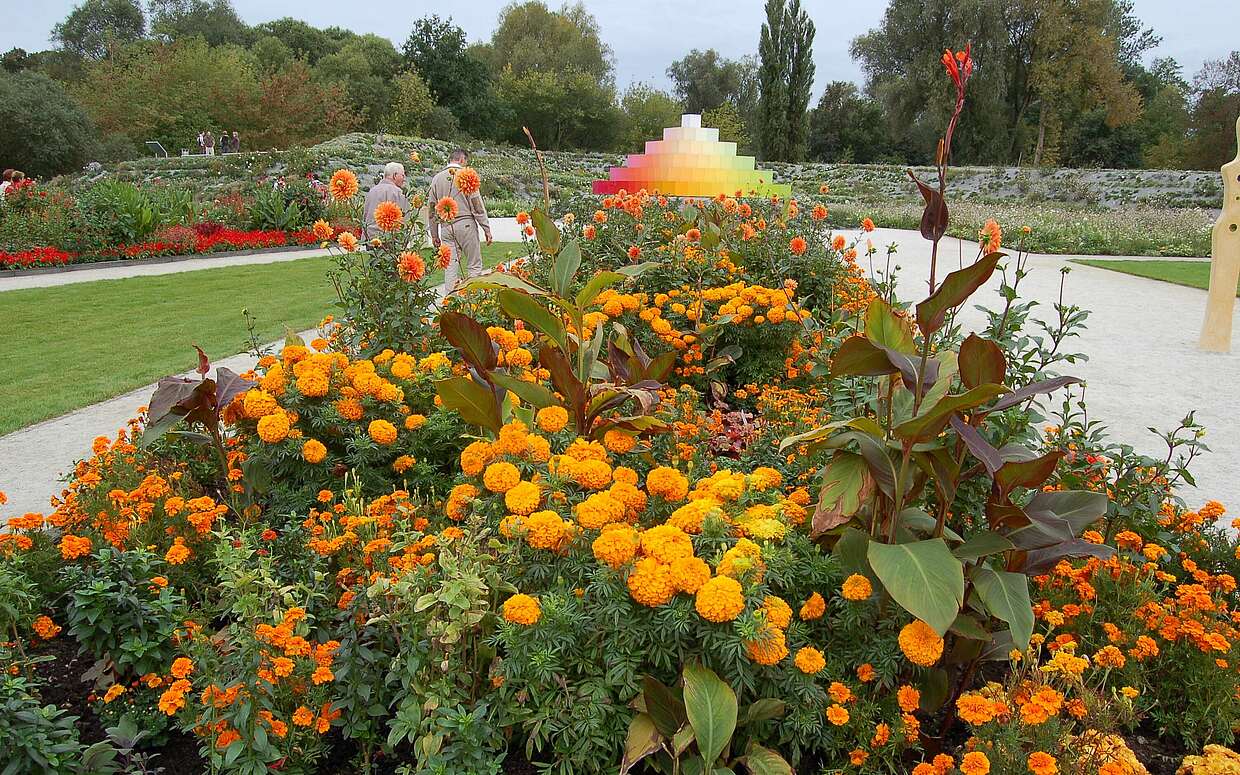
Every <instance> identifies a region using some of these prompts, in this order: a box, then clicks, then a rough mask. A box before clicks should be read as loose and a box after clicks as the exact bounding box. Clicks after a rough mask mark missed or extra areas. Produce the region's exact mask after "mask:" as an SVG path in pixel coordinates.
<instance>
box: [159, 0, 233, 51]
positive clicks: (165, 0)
mask: <svg viewBox="0 0 1240 775" xmlns="http://www.w3.org/2000/svg"><path fill="white" fill-rule="evenodd" d="M149 12H150V16H151V35H152V36H154V37H157V38H160V39H162V40H165V41H174V40H178V39H180V38H192V37H201V38H203V39H204V40H206V41H207V44H208V45H211V46H224V45H234V46H248V45H250V44H251V43H252V42H253V41H254V34H253V33H252V32H251V30H250V28H249V26H247V25H246V23H245V22H243V21H242V20H241V18H240V17H239V16H237V11H236V10H235V9H234V8H233V6H232V3H231V2H230V0H152V2H151V3H149Z"/></svg>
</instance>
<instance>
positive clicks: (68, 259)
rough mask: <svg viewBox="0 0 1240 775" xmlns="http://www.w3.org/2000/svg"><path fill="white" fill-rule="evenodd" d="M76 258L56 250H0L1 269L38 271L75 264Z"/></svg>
mask: <svg viewBox="0 0 1240 775" xmlns="http://www.w3.org/2000/svg"><path fill="white" fill-rule="evenodd" d="M75 258H76V256H75V255H74V254H73V253H66V252H65V251H63V250H58V249H56V248H50V247H49V248H34V249H33V250H21V251H18V252H16V253H6V252H4V251H2V250H0V267H3V268H4V269H36V268H39V267H45V266H64V265H65V264H71V263H73V261H74V259H75Z"/></svg>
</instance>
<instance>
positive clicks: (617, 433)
mask: <svg viewBox="0 0 1240 775" xmlns="http://www.w3.org/2000/svg"><path fill="white" fill-rule="evenodd" d="M603 446H604V447H607V451H608V452H614V453H616V454H617V455H623V454H624V453H626V452H628V451H629V450H631V449H633V447H635V446H637V439H636V438H635V437H634V436H633V435H632V434H631V433H625V432H624V431H621V430H616V429H615V428H612V429H611V430H609V431H607V432H606V433H604V434H603Z"/></svg>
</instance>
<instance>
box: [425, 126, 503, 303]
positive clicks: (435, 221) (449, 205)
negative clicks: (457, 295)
mask: <svg viewBox="0 0 1240 775" xmlns="http://www.w3.org/2000/svg"><path fill="white" fill-rule="evenodd" d="M468 161H469V154H467V153H465V151H464V150H462V149H460V148H458V149H456V150H455V151H453V152H452V155H451V156H449V157H448V166H447V167H445V168H444V169H443V170H442V171H440V172H439V173H438V174H436V175H435V177H433V178H431V188H430V194H429V197H428V198H427V204H428V205H429V206H430V215H429V216H428V221H429V224H430V233H431V243H432V244H433V245H434V246H435V247H436V248H438V247H439V246H440V245H441V244H444V243H446V244H447V245H448V249H449V250H451V251H452V256H451V258H450V259H449V261H448V266H447V267H446V268H445V269H444V273H443V295H444V296H447V295H448V294H450V293H452V291H453V290H455V289H456V286H457V283H458V282H460V281H461V280H462V279H466V278H469V277H477V276H478V275H480V274H482V244H481V238H480V237H479V236H478V232H479V231H481V232H482V235H483V238H485V239H486V243H487V244H488V245H490V244H491V223H490V221H488V220H487V206H486V204H485V203H484V202H483V201H482V194H481V193H480V192H479V190H478V186H477V182H478V181H477V177H478V176H477V173H475V172H473V171H472V170H470V172H469V173H467V174H468V175H471V176H472V180H471V181H469V182H468V183H465V181H461V183H464V187H465V191H468V192H469V193H465V191H462V190H461V185H459V184H458V181H457V179H456V176H457V173H459V172H460V171H461V170H463V169H467V168H466V167H465V164H466V163H467V162H468ZM444 200H448V201H444ZM462 262H464V264H465V265H464V267H462ZM462 269H464V271H463V272H462Z"/></svg>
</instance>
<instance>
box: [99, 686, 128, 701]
mask: <svg viewBox="0 0 1240 775" xmlns="http://www.w3.org/2000/svg"><path fill="white" fill-rule="evenodd" d="M124 693H125V687H124V686H122V685H121V684H112V685H111V686H109V687H108V691H107V692H106V693H104V695H103V703H104V704H105V705H107V704H108V703H110V702H112V701H113V700H115V699H116V698H117V697H120V696H121V695H122V694H124Z"/></svg>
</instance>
